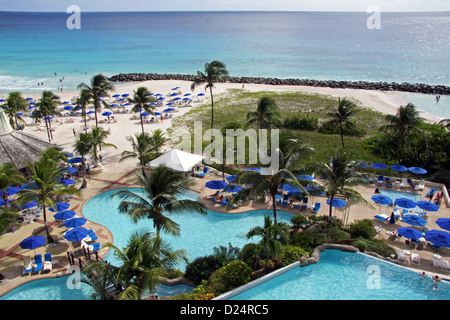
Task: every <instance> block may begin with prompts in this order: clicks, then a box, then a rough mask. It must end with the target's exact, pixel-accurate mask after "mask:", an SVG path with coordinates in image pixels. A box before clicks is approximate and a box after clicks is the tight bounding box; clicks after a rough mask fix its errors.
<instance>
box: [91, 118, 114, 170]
mask: <svg viewBox="0 0 450 320" xmlns="http://www.w3.org/2000/svg"><path fill="white" fill-rule="evenodd" d="M109 134H110V131H109V130H105V129H103V128H101V127H95V128H92V130H91V132H90V135H91V143H92V150H91V151H92V156H93V158H94V161H95V163H96V164H98V151H97V148H99V150H100V151H101V150H102V148H105V147H112V148H116V149H117V146H116V145H114V144H112V143H106V142H105V139H106V138H108V136H109Z"/></svg>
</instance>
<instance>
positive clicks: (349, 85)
mask: <svg viewBox="0 0 450 320" xmlns="http://www.w3.org/2000/svg"><path fill="white" fill-rule="evenodd" d="M195 78H196V76H195V75H186V74H154V73H127V74H124V73H120V74H118V75H114V76H112V77H110V78H109V80H110V81H112V82H130V81H131V82H133V81H147V80H183V81H194V79H195ZM221 82H229V83H253V84H268V85H292V86H311V87H328V88H342V89H366V90H382V91H404V92H417V93H425V94H439V95H450V87H449V86H444V85H428V84H423V83H407V82H402V83H395V82H369V81H335V80H310V79H279V78H262V77H224V78H223V79H222V80H221Z"/></svg>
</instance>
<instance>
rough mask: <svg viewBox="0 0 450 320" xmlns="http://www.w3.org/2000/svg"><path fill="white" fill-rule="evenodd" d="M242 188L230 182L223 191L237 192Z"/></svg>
mask: <svg viewBox="0 0 450 320" xmlns="http://www.w3.org/2000/svg"><path fill="white" fill-rule="evenodd" d="M242 189H243V188H242V187H240V186H237V185H235V184H229V185H227V186H226V187H225V189H223V191H225V192H231V193H235V192H239V191H241V190H242Z"/></svg>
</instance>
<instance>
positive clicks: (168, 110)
mask: <svg viewBox="0 0 450 320" xmlns="http://www.w3.org/2000/svg"><path fill="white" fill-rule="evenodd" d="M173 110H175V109H174V108H167V109H166V110H163V112H170V111H173Z"/></svg>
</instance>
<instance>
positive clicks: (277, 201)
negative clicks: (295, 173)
mask: <svg viewBox="0 0 450 320" xmlns="http://www.w3.org/2000/svg"><path fill="white" fill-rule="evenodd" d="M275 202H276V204H281V196H280V195H279V194H277V195H276V196H275Z"/></svg>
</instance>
